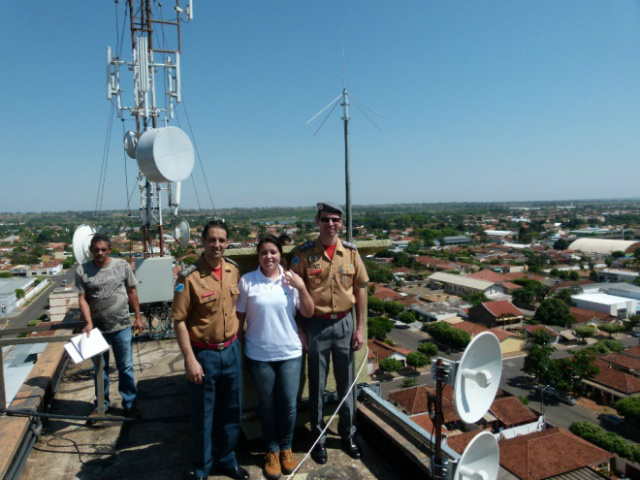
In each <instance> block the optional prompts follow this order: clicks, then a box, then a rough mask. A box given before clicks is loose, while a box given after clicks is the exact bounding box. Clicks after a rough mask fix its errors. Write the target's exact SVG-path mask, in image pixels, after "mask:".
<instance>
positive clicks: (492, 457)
mask: <svg viewBox="0 0 640 480" xmlns="http://www.w3.org/2000/svg"><path fill="white" fill-rule="evenodd" d="M499 468H500V450H499V449H498V441H497V440H496V438H495V437H494V436H493V435H492V434H491V433H489V432H482V433H480V434H478V435H476V436H475V437H473V440H471V442H469V445H467V448H465V449H464V452H463V453H462V457H460V460H459V461H458V464H457V466H456V471H455V474H454V476H453V480H495V479H496V478H497V477H498V469H499Z"/></svg>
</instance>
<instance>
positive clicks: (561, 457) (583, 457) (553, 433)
mask: <svg viewBox="0 0 640 480" xmlns="http://www.w3.org/2000/svg"><path fill="white" fill-rule="evenodd" d="M498 446H499V447H500V464H501V465H502V466H503V467H504V468H506V469H507V470H509V472H511V473H512V474H514V475H515V476H517V477H518V478H521V479H522V480H543V479H545V478H549V477H553V476H556V475H561V474H563V473H568V472H571V471H574V470H577V469H579V468H583V467H586V466H590V465H597V464H599V463H603V462H608V461H609V460H610V459H611V458H613V455H612V454H611V453H609V452H607V451H605V450H603V449H601V448H598V447H596V446H595V445H593V444H591V443H589V442H587V441H586V440H583V439H581V438H579V437H577V436H575V435H573V434H572V433H570V432H568V431H566V430H564V429H561V428H550V429H547V430H543V431H542V432H536V433H531V434H528V435H521V436H518V437H515V438H512V439H509V440H502V441H501V442H499V443H498ZM569 452H570V454H569Z"/></svg>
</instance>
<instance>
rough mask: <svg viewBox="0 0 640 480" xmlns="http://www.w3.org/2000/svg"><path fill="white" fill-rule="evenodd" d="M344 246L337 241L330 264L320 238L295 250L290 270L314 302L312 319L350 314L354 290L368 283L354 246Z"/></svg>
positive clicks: (353, 301)
mask: <svg viewBox="0 0 640 480" xmlns="http://www.w3.org/2000/svg"><path fill="white" fill-rule="evenodd" d="M347 245H349V246H345V245H344V244H343V243H342V241H341V240H340V239H338V243H337V244H336V250H335V252H334V254H333V260H330V259H329V257H328V256H327V254H326V253H325V251H324V245H322V243H321V242H320V239H319V238H317V239H316V240H314V241H313V242H307V243H305V244H303V245H300V246H299V247H297V248H296V249H295V250H294V256H293V258H292V260H291V269H292V270H293V271H294V272H296V273H297V274H298V275H300V276H301V277H302V279H303V280H304V282H305V284H306V286H307V289H308V290H309V293H310V294H311V298H313V302H314V303H315V310H314V311H313V315H314V316H318V315H327V314H330V313H343V312H346V311H348V310H351V307H352V306H353V305H354V304H355V302H356V299H355V296H354V294H353V288H354V287H356V288H359V287H363V286H365V285H366V284H367V282H368V281H369V277H368V275H367V270H366V269H365V267H364V264H363V263H362V259H361V258H360V254H359V253H358V251H357V250H356V248H355V246H353V247H352V246H351V244H347Z"/></svg>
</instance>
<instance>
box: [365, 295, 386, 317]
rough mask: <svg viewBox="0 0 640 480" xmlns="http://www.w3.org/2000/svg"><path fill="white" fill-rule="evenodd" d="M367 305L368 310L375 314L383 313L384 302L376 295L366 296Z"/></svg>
mask: <svg viewBox="0 0 640 480" xmlns="http://www.w3.org/2000/svg"><path fill="white" fill-rule="evenodd" d="M367 306H368V308H369V311H370V312H373V313H377V314H380V313H384V302H383V301H382V300H380V299H379V298H378V297H371V296H370V297H368V299H367Z"/></svg>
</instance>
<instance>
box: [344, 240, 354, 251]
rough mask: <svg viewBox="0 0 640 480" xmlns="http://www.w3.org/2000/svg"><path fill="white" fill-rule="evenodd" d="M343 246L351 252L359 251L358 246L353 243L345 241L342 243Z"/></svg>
mask: <svg viewBox="0 0 640 480" xmlns="http://www.w3.org/2000/svg"><path fill="white" fill-rule="evenodd" d="M342 245H344V246H345V247H347V248H348V249H350V250H357V248H356V246H355V245H354V244H353V243H351V242H345V241H344V240H343V241H342Z"/></svg>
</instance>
